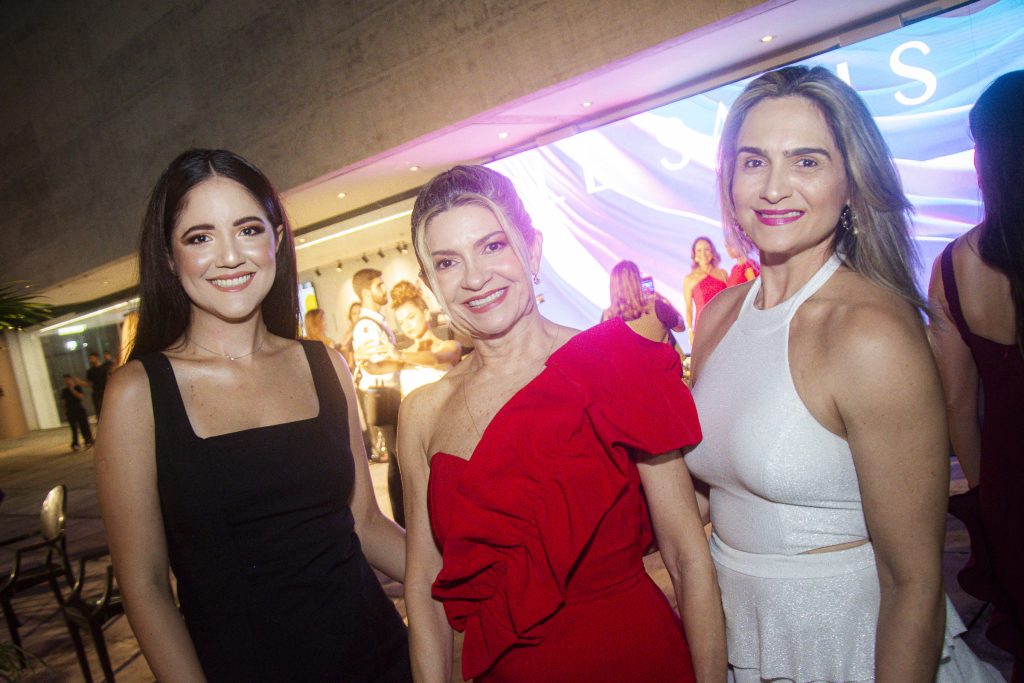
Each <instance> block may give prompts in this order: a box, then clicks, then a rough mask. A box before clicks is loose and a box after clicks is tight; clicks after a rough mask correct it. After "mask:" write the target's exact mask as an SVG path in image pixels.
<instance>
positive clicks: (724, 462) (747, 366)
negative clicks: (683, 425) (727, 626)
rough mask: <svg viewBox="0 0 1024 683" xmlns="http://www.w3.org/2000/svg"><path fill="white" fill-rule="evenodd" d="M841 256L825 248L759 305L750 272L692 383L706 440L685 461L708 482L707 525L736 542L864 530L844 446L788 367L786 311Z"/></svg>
mask: <svg viewBox="0 0 1024 683" xmlns="http://www.w3.org/2000/svg"><path fill="white" fill-rule="evenodd" d="M841 263H842V262H841V260H840V258H839V257H838V256H836V255H833V256H832V257H831V258H830V259H829V260H828V261H827V262H826V263H825V264H824V265H823V266H822V267H821V268H820V269H819V270H818V272H817V273H815V274H814V275H813V276H812V277H811V279H810V280H808V281H807V283H806V284H805V285H804V286H803V287H801V288H800V290H799V291H798V292H797V293H796V294H794V295H793V296H792V297H790V298H789V299H787V300H786V301H784V302H782V303H781V304H779V305H777V306H774V307H772V308H769V309H765V310H760V309H757V308H755V307H754V300H755V297H756V296H757V293H758V291H760V288H761V279H760V278H758V279H756V280H755V281H754V284H753V285H752V286H751V287H750V291H749V292H748V293H747V296H746V298H745V299H744V301H743V306H742V308H741V310H740V313H739V316H738V317H737V319H736V322H735V323H733V325H732V327H731V328H729V331H728V332H727V333H726V335H725V337H724V338H723V339H722V341H721V342H720V343H719V345H718V347H717V348H716V349H715V350H714V352H713V353H712V354H711V357H710V358H708V360H707V362H706V363H705V366H704V368H703V369H702V371H701V375H700V377H699V378H698V382H697V385H696V386H695V387H694V390H693V398H694V401H695V402H696V404H697V413H698V415H699V416H700V423H701V429H702V431H703V433H704V441H703V442H702V443H701V444H700V445H699V446H698V447H697V448H696V449H695V450H694V451H692V452H691V453H689V454H688V455H687V456H686V463H687V465H688V466H689V468H690V471H691V472H692V473H693V475H694V476H695V477H697V478H698V479H701V480H702V481H704V482H706V483H707V484H708V485H709V486H710V487H711V521H712V524H713V525H714V528H715V533H716V534H718V536H719V537H720V538H721V539H722V540H723V541H724V542H725V543H726V544H728V545H729V546H731V547H733V548H736V549H737V550H742V551H745V552H748V553H771V554H778V555H794V554H797V553H801V552H804V551H806V550H812V549H814V548H821V547H824V546H830V545H835V544H837V543H846V542H849V541H855V540H860V539H863V538H867V525H866V523H865V521H864V512H863V508H862V506H861V499H860V490H859V488H858V486H857V473H856V471H855V470H854V466H853V457H852V455H851V453H850V446H849V444H848V443H847V442H846V440H844V439H842V438H840V437H838V436H836V435H835V434H833V433H832V432H830V431H828V430H827V429H825V428H824V427H822V426H821V424H819V423H818V421H817V420H816V419H815V418H814V417H813V416H812V415H811V414H810V412H809V411H808V410H807V407H806V406H805V405H804V403H803V401H802V400H801V399H800V396H799V395H798V394H797V391H796V387H795V386H794V384H793V377H792V373H791V371H790V367H789V324H790V321H791V320H792V319H793V315H794V314H795V313H796V311H797V309H798V308H799V307H800V304H802V303H803V302H804V301H806V300H807V299H808V298H809V297H810V296H811V295H813V294H814V293H815V292H816V291H818V289H819V288H820V287H821V286H822V285H823V284H825V282H826V281H827V280H828V279H829V278H830V277H831V276H832V274H833V273H835V272H836V270H837V269H838V268H839V266H840V265H841Z"/></svg>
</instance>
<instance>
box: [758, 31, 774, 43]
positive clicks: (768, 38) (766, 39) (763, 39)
mask: <svg viewBox="0 0 1024 683" xmlns="http://www.w3.org/2000/svg"><path fill="white" fill-rule="evenodd" d="M773 40H775V36H773V35H771V34H770V33H769V34H768V35H766V36H761V42H762V43H770V42H772V41H773Z"/></svg>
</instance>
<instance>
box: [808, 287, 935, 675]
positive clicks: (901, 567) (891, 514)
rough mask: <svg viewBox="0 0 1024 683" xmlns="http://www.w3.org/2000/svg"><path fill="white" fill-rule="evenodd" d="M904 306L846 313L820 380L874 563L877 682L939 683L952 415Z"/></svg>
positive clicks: (923, 341)
mask: <svg viewBox="0 0 1024 683" xmlns="http://www.w3.org/2000/svg"><path fill="white" fill-rule="evenodd" d="M905 308H906V310H905V311H900V312H896V311H895V310H891V309H887V308H884V307H881V306H868V305H864V306H859V307H857V308H856V310H854V311H852V312H850V313H848V314H847V315H846V316H845V317H844V318H843V319H842V320H841V321H840V322H839V324H838V325H835V326H834V327H833V329H832V333H831V334H830V346H831V347H832V350H831V351H830V362H829V368H828V369H827V373H822V374H823V375H827V377H823V379H825V380H826V381H829V380H830V381H831V382H832V386H833V389H832V396H833V400H834V401H835V405H836V408H837V409H838V412H839V416H840V418H841V420H842V422H843V424H844V426H845V429H846V437H847V440H848V441H849V444H850V449H851V451H852V452H853V461H854V465H855V467H856V470H857V479H858V482H859V485H860V492H861V498H862V501H863V506H864V517H865V520H866V521H867V527H868V533H869V535H870V537H871V542H872V545H873V546H874V550H875V556H876V559H877V566H878V580H879V584H880V588H881V602H880V606H879V615H878V627H877V631H876V634H875V669H876V670H875V673H876V680H877V681H878V682H879V683H885V682H886V681H900V682H901V683H904V682H906V683H909V682H912V681H919V682H921V683H924V682H925V681H927V682H929V683H931V682H932V681H934V680H935V672H936V667H937V666H938V660H939V655H940V653H941V649H942V638H943V632H944V617H945V611H944V599H945V595H944V593H943V589H942V546H943V540H944V537H945V528H946V500H947V496H948V490H949V489H948V487H949V458H948V455H947V453H948V450H947V443H946V415H945V410H944V406H943V401H942V388H941V386H940V384H939V378H938V373H937V372H936V369H935V363H934V361H933V359H932V356H931V352H930V350H929V348H928V342H927V340H926V338H925V335H924V333H923V330H922V329H921V325H920V323H919V321H918V319H917V314H916V312H914V311H912V310H911V309H910V308H909V307H905Z"/></svg>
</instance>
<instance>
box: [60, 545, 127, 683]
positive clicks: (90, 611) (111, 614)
mask: <svg viewBox="0 0 1024 683" xmlns="http://www.w3.org/2000/svg"><path fill="white" fill-rule="evenodd" d="M108 554H109V551H108V550H107V549H106V548H101V549H97V550H95V551H93V552H91V553H86V554H85V555H83V556H82V557H80V558H79V559H78V575H77V577H76V578H75V585H74V586H73V587H72V588H71V593H70V594H69V595H68V597H66V598H65V597H63V596H61V595H60V592H59V591H58V598H57V599H58V601H59V602H60V606H61V611H62V612H63V613H64V621H65V623H66V624H67V627H68V633H69V634H70V635H71V642H72V643H73V644H74V646H75V654H76V655H77V656H78V664H79V665H80V666H81V667H82V676H83V677H84V678H83V679H84V680H85V681H86V683H92V674H91V672H90V671H89V660H88V658H87V657H86V656H85V646H84V645H83V643H82V634H81V629H87V630H88V631H89V634H90V635H91V636H92V642H93V646H94V647H95V648H96V656H97V658H98V659H99V660H100V667H101V668H102V669H103V675H104V676H105V677H106V679H107V681H108V683H113V681H114V669H113V668H112V667H111V666H110V656H109V655H108V654H107V643H106V640H105V639H104V637H103V626H104V625H105V624H106V623H107V622H108V621H110V620H111V619H113V618H115V617H117V616H119V615H121V614H124V603H123V602H122V601H121V594H120V593H119V592H118V590H117V587H116V586H115V585H114V568H113V567H112V566H110V563H109V562H108V563H107V565H106V577H105V579H104V584H103V591H102V593H100V594H99V596H96V597H91V598H86V597H84V596H83V595H82V590H83V588H84V586H85V582H86V569H87V565H88V563H89V562H90V561H92V560H98V559H100V558H103V557H106V556H107V555H108ZM54 583H56V581H55V582H54Z"/></svg>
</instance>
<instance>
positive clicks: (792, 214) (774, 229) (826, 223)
mask: <svg viewBox="0 0 1024 683" xmlns="http://www.w3.org/2000/svg"><path fill="white" fill-rule="evenodd" d="M847 185H848V183H847V177H846V168H845V163H844V160H843V157H842V154H841V153H840V151H839V148H838V145H836V142H835V139H834V138H833V136H832V132H831V131H830V130H829V127H828V124H827V122H826V121H825V117H824V116H823V115H822V113H821V111H820V110H819V109H818V108H817V107H816V106H815V105H814V104H813V103H811V102H810V101H809V100H807V99H805V98H803V97H781V98H771V99H765V100H763V101H761V102H760V103H758V104H757V105H755V106H754V107H753V108H751V110H750V112H749V113H748V114H747V116H746V118H745V119H744V121H743V125H742V126H741V127H740V130H739V135H738V136H737V140H736V159H735V173H734V176H733V180H732V193H731V199H732V204H733V207H734V210H735V213H736V220H737V222H738V223H739V224H740V226H741V227H742V228H743V230H744V232H746V234H747V235H748V236H749V237H750V239H751V240H752V241H753V242H754V244H756V245H757V247H758V248H759V249H760V250H761V253H762V259H763V260H764V261H765V262H766V263H768V264H771V263H772V262H776V263H778V262H784V261H786V260H788V259H790V258H792V257H793V256H797V255H803V254H808V255H811V256H813V258H814V259H815V260H817V259H818V257H820V258H821V260H824V259H825V258H827V255H828V254H829V252H830V251H831V244H832V236H833V234H834V233H835V228H836V224H837V223H838V222H839V215H840V213H841V212H842V210H843V207H844V206H845V205H846V203H847V202H848V197H849V195H848V187H847Z"/></svg>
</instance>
